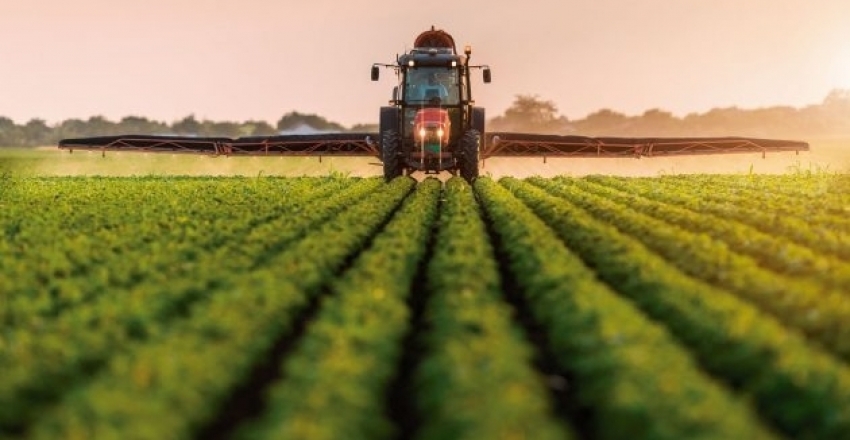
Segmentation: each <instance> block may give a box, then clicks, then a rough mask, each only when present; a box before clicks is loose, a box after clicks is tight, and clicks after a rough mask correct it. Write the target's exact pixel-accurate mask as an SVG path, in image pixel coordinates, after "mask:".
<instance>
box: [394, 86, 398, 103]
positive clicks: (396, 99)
mask: <svg viewBox="0 0 850 440" xmlns="http://www.w3.org/2000/svg"><path fill="white" fill-rule="evenodd" d="M393 101H394V102H395V101H398V86H395V87H393Z"/></svg>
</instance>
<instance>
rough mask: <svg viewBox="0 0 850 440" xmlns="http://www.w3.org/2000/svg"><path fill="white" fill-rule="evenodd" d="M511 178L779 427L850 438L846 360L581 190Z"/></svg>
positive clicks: (800, 434) (587, 255) (608, 278)
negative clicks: (684, 266) (589, 201)
mask: <svg viewBox="0 0 850 440" xmlns="http://www.w3.org/2000/svg"><path fill="white" fill-rule="evenodd" d="M502 183H503V184H504V185H505V186H506V187H508V188H509V189H511V191H512V192H513V193H514V194H516V195H517V196H518V197H519V198H521V199H522V200H523V201H524V202H526V203H527V204H528V205H529V206H531V207H532V208H533V209H534V211H535V213H536V214H537V215H538V216H539V217H540V218H541V219H543V220H544V221H545V222H546V223H547V224H549V225H550V226H551V227H552V228H554V229H555V230H556V231H557V232H558V236H559V237H560V239H561V240H563V241H564V243H565V244H566V245H567V246H568V247H570V248H571V249H573V250H575V251H576V252H577V253H578V254H579V255H580V256H581V258H582V259H583V260H584V261H585V262H586V263H587V264H588V265H590V266H592V267H593V268H594V270H595V272H596V274H597V276H598V277H600V278H601V279H602V280H604V281H605V282H606V283H608V284H609V285H611V286H612V287H613V288H614V289H616V290H617V291H618V292H619V293H620V294H622V295H624V296H626V297H628V298H629V299H631V300H632V301H634V303H635V304H636V305H638V306H639V307H640V308H641V309H642V310H643V311H644V312H645V313H647V314H648V315H649V316H651V317H652V318H653V319H655V320H657V321H659V322H662V323H664V324H665V325H666V326H667V327H668V328H669V329H670V330H671V331H672V333H673V334H674V335H675V336H676V337H677V338H678V339H679V340H681V341H682V342H683V343H684V344H686V345H687V346H688V347H689V348H690V350H691V351H692V352H693V353H694V354H695V355H696V356H697V358H698V359H699V361H700V363H701V365H702V366H703V367H704V368H705V369H706V370H707V371H709V372H711V373H712V374H714V375H716V376H718V377H721V378H723V379H724V380H725V381H726V382H727V383H729V384H730V385H731V386H733V387H735V388H736V389H738V390H739V391H740V392H741V393H742V394H744V395H749V396H751V398H752V399H753V401H754V403H755V404H756V406H757V407H758V410H759V412H760V413H762V414H764V416H765V417H767V418H768V419H769V420H771V422H772V423H773V424H774V425H775V426H777V427H779V428H780V429H781V430H782V431H784V432H786V433H788V434H789V435H791V436H792V437H793V438H824V439H827V438H845V437H850V370H848V368H847V366H845V365H843V364H842V363H840V362H839V361H838V360H836V359H835V358H833V357H831V356H829V355H827V354H826V353H824V352H822V351H820V350H819V349H818V348H817V347H813V346H810V345H808V344H807V342H806V340H805V339H804V338H803V337H801V336H800V335H798V334H797V333H795V332H793V331H789V330H788V329H787V328H785V327H783V326H782V325H781V324H780V323H779V322H778V321H776V320H775V319H773V318H772V317H771V316H769V315H766V314H764V313H762V312H760V311H759V310H758V309H756V308H754V307H753V306H751V305H750V304H748V303H746V302H743V301H741V300H740V299H739V298H738V297H736V296H734V295H732V294H730V293H728V292H726V291H724V290H722V289H718V288H715V287H712V286H710V285H708V284H705V283H704V282H700V281H697V280H695V279H693V278H691V277H688V276H687V275H685V274H683V273H682V272H680V271H678V270H676V269H675V268H674V266H673V265H672V264H671V263H670V262H669V261H667V260H665V259H663V258H661V257H660V256H658V255H657V254H654V253H653V252H651V251H650V250H648V249H647V248H646V247H645V246H644V245H643V244H641V243H640V242H639V241H638V240H636V239H635V238H632V237H629V236H627V235H624V234H623V233H622V232H620V231H619V230H618V229H617V228H615V227H614V226H612V225H610V224H607V223H606V222H605V221H602V220H598V219H596V218H594V217H593V216H591V215H589V214H588V213H587V212H586V211H584V210H583V209H582V208H579V207H578V206H577V205H576V204H574V203H573V200H574V198H573V197H572V196H570V197H569V198H566V199H565V198H560V197H555V196H553V195H551V194H548V193H547V192H545V191H544V190H542V189H540V188H538V187H536V186H534V185H531V184H530V183H524V182H520V181H517V180H515V179H503V181H502ZM576 202H577V203H582V202H581V201H580V200H577V201H576ZM651 352H652V351H650V353H651ZM734 437H737V438H741V437H740V436H734Z"/></svg>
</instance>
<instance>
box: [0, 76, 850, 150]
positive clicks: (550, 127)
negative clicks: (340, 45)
mask: <svg viewBox="0 0 850 440" xmlns="http://www.w3.org/2000/svg"><path fill="white" fill-rule="evenodd" d="M304 127H307V128H310V129H313V130H317V131H328V132H346V131H347V132H377V131H378V126H377V124H358V125H355V126H352V127H345V126H343V125H341V124H338V123H336V122H332V121H328V120H327V119H326V118H324V117H321V116H318V115H315V114H304V113H299V112H295V111H293V112H289V113H287V114H285V115H284V116H282V117H281V118H280V119H279V120H278V121H277V124H276V125H274V126H272V125H271V124H269V123H268V122H265V121H256V120H249V121H244V122H232V121H210V120H200V121H199V120H198V119H196V118H195V116H194V115H189V116H186V117H185V118H183V119H180V120H178V121H174V122H172V123H166V122H162V121H155V120H150V119H147V118H145V117H140V116H127V117H124V118H122V119H121V120H120V121H111V120H109V119H106V118H104V117H103V116H92V117H90V118H89V119H87V120H83V119H67V120H64V121H62V122H60V123H57V124H53V125H49V124H47V123H46V122H45V121H44V120H42V119H32V120H30V121H29V122H26V123H24V124H16V123H15V122H14V121H12V120H11V119H9V118H6V117H2V116H0V146H5V147H27V146H42V145H55V144H56V143H58V141H59V140H60V139H67V138H77V137H89V136H111V135H119V134H167V135H182V136H223V137H231V138H235V137H241V136H269V135H275V134H279V133H282V132H288V131H292V130H299V129H303V128H304ZM487 129H488V131H525V132H533V133H553V134H580V135H587V136H646V137H655V136H659V137H660V136H751V137H765V138H780V137H781V138H809V137H831V136H834V137H840V136H843V137H850V90H844V89H836V90H833V91H832V92H830V93H829V94H828V95H827V96H826V98H825V99H824V100H823V102H821V103H819V104H814V105H809V106H806V107H802V108H798V107H790V106H775V107H765V108H756V109H741V108H738V107H727V108H714V109H712V110H709V111H707V112H705V113H691V114H688V115H686V116H684V117H679V116H676V115H673V114H672V113H671V112H668V111H665V110H662V109H658V108H655V109H650V110H647V111H645V112H644V113H643V114H641V115H634V116H629V115H626V114H624V113H620V112H617V111H614V110H611V109H601V110H598V111H596V112H594V113H591V114H589V115H587V116H586V117H584V118H583V119H576V120H570V119H569V118H567V117H566V116H562V115H559V114H558V108H557V105H556V104H555V103H554V102H552V101H547V100H543V99H541V98H539V97H538V96H535V95H518V96H516V99H515V101H514V102H513V104H512V105H511V106H510V107H509V108H508V109H507V110H506V111H505V113H504V114H503V115H500V116H496V117H494V118H492V119H490V120H489V121H488V125H487Z"/></svg>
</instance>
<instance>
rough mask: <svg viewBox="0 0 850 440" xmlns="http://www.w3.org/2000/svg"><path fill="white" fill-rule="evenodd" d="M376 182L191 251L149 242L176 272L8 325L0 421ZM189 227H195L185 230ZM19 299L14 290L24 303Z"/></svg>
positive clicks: (164, 323) (80, 376) (31, 409)
mask: <svg viewBox="0 0 850 440" xmlns="http://www.w3.org/2000/svg"><path fill="white" fill-rule="evenodd" d="M379 185H381V184H380V181H379V180H378V179H371V180H363V181H359V182H357V181H352V182H350V183H349V188H347V189H344V190H341V191H339V192H338V193H336V194H334V195H333V196H331V197H328V198H327V199H325V200H322V201H318V202H316V201H314V202H313V203H312V204H309V205H308V204H301V205H300V206H301V207H300V208H299V209H298V211H300V213H301V214H302V215H301V216H299V217H296V218H295V219H292V218H290V217H288V216H283V217H278V218H275V219H273V221H269V222H268V223H264V224H262V225H258V226H256V227H254V228H252V229H248V228H246V227H242V228H238V230H240V231H241V233H242V234H244V235H243V236H240V235H239V234H236V233H234V234H233V235H231V236H230V241H228V242H226V243H224V242H222V243H219V246H218V247H211V248H207V249H195V250H194V251H193V252H194V254H193V255H191V256H190V255H187V254H184V253H182V252H179V249H180V248H181V245H180V243H168V242H166V243H161V246H156V247H154V248H152V249H153V251H151V252H152V255H151V258H154V259H158V258H162V259H165V260H169V259H171V260H172V264H173V265H175V266H178V267H179V271H178V272H172V273H170V274H166V275H163V274H160V273H159V272H157V271H153V272H151V273H148V274H147V275H146V276H145V277H143V278H141V279H140V280H139V282H138V283H135V284H133V285H132V286H130V287H129V288H126V289H120V288H115V289H111V290H110V294H109V295H102V296H101V297H99V298H97V299H96V300H94V301H91V302H89V303H86V304H81V305H78V306H77V307H75V308H73V309H71V310H69V311H68V312H66V313H63V314H61V315H59V316H57V317H55V318H52V319H47V318H40V319H37V320H31V319H27V320H26V325H23V324H22V325H20V326H12V327H9V328H8V330H7V331H6V332H5V333H4V335H3V339H2V344H0V369H2V371H3V372H4V380H3V381H0V406H3V407H4V408H9V409H8V410H6V411H3V412H0V427H8V426H19V425H20V424H21V423H23V422H25V421H26V420H28V419H29V418H31V416H32V415H33V414H36V413H38V412H39V411H40V408H41V407H43V406H44V405H45V404H49V403H50V402H51V401H53V400H54V399H56V397H57V396H58V395H59V394H60V393H61V392H64V391H65V390H66V388H67V387H68V386H70V385H72V384H75V383H77V382H78V381H84V380H86V378H87V377H88V376H90V375H91V374H92V373H93V372H94V371H96V370H97V369H99V368H100V366H101V365H103V363H104V362H105V361H107V360H108V359H109V358H110V357H112V356H115V355H116V354H117V353H119V352H121V351H122V350H124V349H125V347H126V344H128V343H131V342H132V341H135V340H144V339H147V338H151V337H154V336H155V335H158V334H161V333H163V332H165V331H166V330H167V329H168V328H170V326H171V322H172V321H173V320H175V319H178V320H179V319H180V318H181V317H183V316H185V314H186V313H187V311H188V310H189V309H190V307H191V306H192V305H193V304H195V303H196V302H204V301H209V299H210V296H211V292H212V291H215V290H217V289H222V288H226V287H227V286H229V285H230V284H232V283H233V280H234V279H235V278H236V279H238V278H239V277H241V276H243V275H242V274H243V272H244V271H248V270H251V269H252V268H255V267H257V266H263V265H267V264H268V262H266V261H264V260H265V259H266V255H267V254H268V253H269V252H272V253H277V252H279V251H280V250H281V249H283V248H285V247H286V246H287V245H288V244H289V243H291V242H292V241H293V240H296V239H298V238H299V237H301V236H303V235H305V234H307V233H308V232H309V230H310V228H314V227H316V226H317V225H320V224H321V223H322V222H323V221H325V220H327V219H328V218H330V217H332V216H334V215H336V214H338V213H339V212H340V211H341V210H342V209H344V208H346V207H348V206H350V205H351V203H353V202H355V201H358V200H360V199H362V198H363V197H364V196H365V195H367V194H370V193H374V192H375V190H376V189H378V188H379ZM304 201H305V203H306V201H307V198H305V200H304ZM211 210H212V211H215V207H211ZM246 218H248V217H246ZM234 223H239V222H238V221H235V222H234ZM137 227H139V228H144V227H145V226H144V223H139V224H137ZM181 228H182V229H185V230H187V232H185V233H184V235H199V236H202V235H204V232H203V224H199V223H186V224H183V225H182V226H181ZM197 228H201V230H200V231H197V232H189V230H196V229H197ZM127 237H128V238H129V237H130V235H127ZM172 246H176V247H172ZM189 249H191V247H189ZM175 258H176V260H174V259H175ZM130 263H132V262H126V264H130ZM27 298H28V296H27V295H25V294H19V295H17V296H16V299H18V300H20V301H21V302H22V304H24V305H25V304H26V299H27ZM35 313H36V312H33V314H35Z"/></svg>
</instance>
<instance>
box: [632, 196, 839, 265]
mask: <svg viewBox="0 0 850 440" xmlns="http://www.w3.org/2000/svg"><path fill="white" fill-rule="evenodd" d="M662 188H664V187H662ZM720 188H722V187H720ZM634 189H635V190H638V191H641V189H639V188H638V187H635V188H634ZM649 191H652V195H651V197H652V198H653V199H656V200H660V201H664V202H668V203H673V204H677V205H682V206H684V207H686V208H688V209H693V210H695V211H698V212H703V213H707V214H712V215H715V216H718V217H722V218H726V219H730V220H735V221H739V222H741V223H744V224H747V225H750V226H753V227H754V228H756V229H759V230H761V231H763V232H765V233H767V234H772V235H778V236H782V237H785V238H786V239H788V240H792V241H795V242H797V243H798V244H800V245H802V246H806V247H809V248H811V249H814V250H816V251H818V252H820V253H825V254H832V255H835V256H837V257H839V258H842V259H844V260H845V261H850V232H848V231H845V230H841V229H833V228H832V227H830V226H828V225H824V224H819V223H818V222H816V221H815V222H811V221H810V220H809V219H808V218H807V217H808V216H809V215H806V216H805V217H796V216H783V215H780V214H777V213H776V212H775V211H774V210H772V209H770V208H768V207H759V205H757V204H752V203H728V202H723V201H714V202H712V201H709V200H706V199H705V198H704V195H705V194H711V193H713V192H717V191H718V189H717V187H715V186H711V185H702V186H689V190H688V191H672V190H669V189H662V190H649ZM810 197H811V198H816V197H824V195H823V194H819V193H817V192H815V193H812V194H811V195H810ZM830 206H834V207H842V209H843V207H846V206H850V203H846V202H845V203H842V202H836V201H832V202H830ZM834 215H835V214H830V216H834ZM844 215H845V216H846V214H844Z"/></svg>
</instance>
